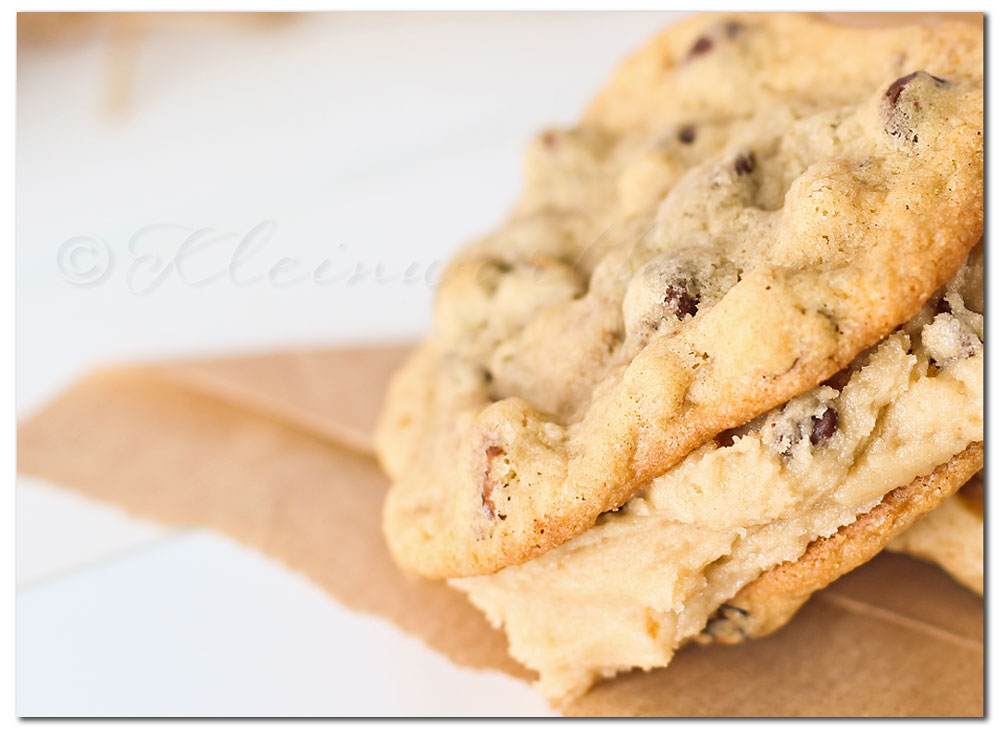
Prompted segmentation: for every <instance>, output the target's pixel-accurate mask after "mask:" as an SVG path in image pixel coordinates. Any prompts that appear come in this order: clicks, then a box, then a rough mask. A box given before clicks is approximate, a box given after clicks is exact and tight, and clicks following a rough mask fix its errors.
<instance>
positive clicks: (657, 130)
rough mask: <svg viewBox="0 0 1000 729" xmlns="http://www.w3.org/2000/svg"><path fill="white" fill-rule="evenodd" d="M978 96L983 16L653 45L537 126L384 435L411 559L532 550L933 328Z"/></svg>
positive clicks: (486, 557) (687, 35) (680, 34)
mask: <svg viewBox="0 0 1000 729" xmlns="http://www.w3.org/2000/svg"><path fill="white" fill-rule="evenodd" d="M737 26H738V28H739V29H738V30H736V28H737ZM712 34H715V35H712ZM719 34H721V35H719ZM703 36H704V37H709V36H710V37H711V38H712V39H713V40H711V42H710V43H709V42H708V41H703V40H701V39H702V37H703ZM805 38H808V39H811V43H807V42H805V40H804V39H805ZM723 39H724V40H725V43H730V44H731V45H730V46H725V44H724V43H723ZM820 40H821V41H822V45H823V50H822V53H820V57H819V60H817V52H816V48H814V47H813V44H815V43H819V42H820ZM706 46H711V47H710V48H709V49H708V50H704V49H705V47H706ZM696 49H703V50H696ZM711 51H718V52H711ZM858 56H864V58H865V59H866V61H867V63H864V64H861V63H859V62H858V61H857V58H858ZM650 58H652V59H657V58H659V59H661V60H662V59H666V60H662V62H661V63H659V68H658V69H657V71H656V73H653V71H652V69H653V68H654V67H655V66H657V64H656V63H653V62H652V61H650V60H649V59H650ZM833 58H836V59H838V60H837V62H836V63H833V62H832V61H831V60H829V59H833ZM844 59H849V60H844ZM667 61H669V63H668V62H667ZM911 63H915V64H917V65H911ZM841 66H843V67H844V68H845V69H846V70H845V72H844V74H843V78H842V77H841V70H840V69H841ZM806 69H809V70H806ZM832 69H836V71H833V70H832ZM873 69H877V70H873ZM768 76H770V77H780V78H781V79H785V80H783V81H781V82H778V81H776V80H774V79H773V78H770V79H769V78H767V77H768ZM682 77H683V78H682ZM689 77H690V78H689ZM722 78H740V79H749V80H744V81H743V82H742V83H741V84H740V87H741V90H742V91H744V92H745V94H744V95H742V96H740V97H739V98H735V97H734V96H733V94H732V93H730V92H729V91H727V90H725V89H726V88H727V87H720V86H719V85H718V84H719V79H722ZM699 79H700V80H699ZM818 79H824V81H823V83H822V84H821V85H820V87H819V88H817V86H816V83H818V81H817V80H818ZM814 82H815V83H814ZM643 89H645V91H643ZM661 97H663V98H661ZM982 104H983V90H982V36H981V32H980V31H978V30H976V29H973V28H970V27H968V26H966V25H942V26H938V27H935V28H933V29H928V28H904V29H895V30H892V31H888V30H877V31H874V30H859V29H852V28H842V27H839V26H833V25H830V24H827V23H824V22H821V21H818V20H814V19H812V18H808V17H798V16H733V17H731V18H727V17H719V16H709V17H707V18H705V17H699V18H695V19H694V20H692V21H689V22H686V23H684V24H681V25H679V26H677V27H676V28H672V29H670V30H668V31H667V32H666V33H664V34H663V35H661V36H659V37H658V38H657V39H655V40H654V42H653V43H652V44H651V45H650V46H649V47H647V49H645V50H643V51H640V52H639V54H637V55H636V56H635V57H633V58H632V59H631V60H629V61H627V62H626V64H625V65H624V66H623V68H622V70H620V71H619V72H618V73H617V74H616V75H615V77H614V78H613V79H612V82H611V83H610V84H609V86H608V87H607V89H605V91H604V92H602V93H601V94H600V95H599V96H598V98H597V101H595V103H594V105H593V106H592V107H591V109H590V111H589V112H588V113H587V116H586V118H585V122H584V124H583V125H581V126H580V127H578V128H576V129H573V130H567V131H559V130H550V131H548V132H546V133H544V134H542V135H541V136H540V137H539V138H538V140H536V142H535V143H534V144H533V145H532V147H531V149H530V150H529V156H528V164H527V170H526V177H527V184H526V190H525V193H524V195H523V197H522V199H521V200H520V202H519V203H518V205H517V207H516V209H515V211H514V213H513V215H512V217H511V219H510V220H509V221H508V222H507V223H506V224H505V225H504V226H503V227H502V228H501V229H500V230H499V231H498V232H497V233H495V234H494V235H492V236H489V237H488V238H486V239H484V240H482V241H479V242H477V243H474V244H473V245H471V246H470V247H469V248H467V249H466V250H465V251H463V252H462V253H461V254H460V255H459V256H458V257H457V258H456V260H455V261H454V262H453V263H452V264H451V266H450V267H449V269H448V271H447V272H446V274H445V276H444V278H443V280H442V283H441V286H440V289H439V292H438V298H437V302H436V307H435V320H434V328H433V331H432V333H431V335H430V336H429V337H428V339H427V340H426V341H425V342H424V343H423V344H422V345H421V347H420V348H419V349H418V350H417V352H416V353H415V354H414V355H413V357H412V358H411V360H410V361H409V362H408V364H407V365H406V366H405V367H404V368H403V369H402V370H401V371H400V373H399V374H398V375H397V376H396V378H395V379H394V381H393V383H392V385H391V388H390V392H389V395H388V398H387V401H386V407H385V411H384V413H383V417H382V420H381V422H380V425H379V429H378V433H377V445H378V450H379V454H380V457H381V459H382V462H383V464H384V466H385V468H386V470H387V471H388V472H389V474H390V476H391V477H392V479H393V481H394V486H393V488H392V490H391V491H390V493H389V495H388V497H387V500H386V505H385V514H384V528H385V532H386V536H387V538H388V541H389V545H390V547H391V549H392V551H393V554H394V556H395V558H396V559H397V561H398V562H399V563H400V564H401V565H402V566H403V567H404V568H405V569H407V570H410V571H413V572H417V573H419V574H423V575H426V576H430V577H453V576H466V575H475V574H487V573H491V572H495V571H497V570H499V569H501V568H502V567H504V566H506V565H509V564H515V563H520V562H523V561H525V560H528V559H531V558H532V557H534V556H537V555H538V554H541V553H543V552H545V551H547V550H549V549H551V548H552V547H554V546H557V545H558V544H561V543H562V542H564V541H566V540H567V539H569V538H570V537H572V536H574V535H575V534H578V533H580V532H582V531H583V530H585V529H587V528H588V527H589V526H591V525H592V524H593V523H594V522H595V520H596V519H597V517H598V516H599V515H600V514H601V513H602V512H605V511H608V510H611V509H614V508H617V507H619V506H621V505H622V504H623V503H624V502H625V501H626V500H628V498H629V497H630V496H632V495H633V494H634V493H636V492H637V491H638V490H639V489H641V488H642V487H643V486H644V485H645V484H647V483H648V482H649V481H650V480H651V479H653V478H655V477H657V476H659V475H660V474H662V473H663V472H664V471H666V469H667V468H669V467H670V466H671V465H673V464H674V463H676V462H677V461H678V460H679V459H680V458H682V457H683V456H684V455H685V454H687V453H688V452H689V451H691V450H692V449H694V448H695V447H697V446H698V445H700V444H701V443H703V442H705V441H706V440H708V439H709V438H711V437H713V436H714V435H715V434H716V433H718V432H720V431H722V430H725V429H728V428H732V427H735V426H738V425H741V424H743V423H745V422H747V421H749V420H751V419H752V418H754V417H756V416H757V415H759V414H761V413H763V412H766V411H767V410H770V409H771V408H773V407H775V406H777V405H779V404H781V403H783V402H785V401H787V400H789V399H791V398H792V397H794V396H796V395H798V394H800V393H802V392H805V391H807V390H809V389H811V388H812V387H814V386H815V385H817V384H818V383H820V382H822V381H823V380H825V379H827V378H828V377H830V376H831V375H833V374H834V373H835V372H837V371H838V370H839V369H841V368H842V367H844V366H846V365H847V364H848V363H849V362H850V361H851V360H852V359H853V358H854V356H855V355H856V354H857V353H858V352H860V351H861V350H863V349H865V348H867V347H869V346H871V345H872V344H874V343H875V342H877V341H878V340H880V339H881V338H883V337H884V336H886V335H887V334H888V333H889V332H890V331H892V329H894V328H895V327H897V326H898V325H899V324H901V323H902V322H904V321H906V320H908V319H909V318H911V317H912V316H913V315H914V314H915V313H916V312H917V310H918V309H919V308H920V306H921V305H922V303H923V302H924V301H925V300H926V299H928V298H929V297H930V296H931V294H932V293H933V292H934V291H935V290H936V289H937V288H938V287H940V286H941V285H942V284H943V283H944V282H945V281H946V280H947V279H948V278H950V277H951V276H952V275H953V274H954V273H955V271H956V270H957V269H958V267H959V265H960V264H961V263H962V261H963V260H964V259H965V257H966V256H967V254H968V252H969V250H970V249H971V248H972V247H973V245H974V244H975V243H976V242H977V241H978V240H979V238H980V236H981V234H982V229H983V213H982V207H983V180H982V174H983V163H982V150H983V141H982V114H983V106H982ZM625 107H629V108H625ZM632 107H634V108H632Z"/></svg>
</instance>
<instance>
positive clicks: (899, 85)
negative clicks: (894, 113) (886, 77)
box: [885, 71, 920, 106]
mask: <svg viewBox="0 0 1000 729" xmlns="http://www.w3.org/2000/svg"><path fill="white" fill-rule="evenodd" d="M918 73H920V71H914V72H913V73H909V74H907V75H905V76H901V77H900V78H897V79H896V80H895V81H893V82H892V83H891V84H889V88H888V89H886V92H885V98H886V99H888V100H889V103H890V104H891V105H893V106H895V105H896V102H897V101H898V100H899V95H900V93H902V91H903V87H904V86H906V84H908V83H910V81H912V80H913V79H915V78H916V77H917V74H918Z"/></svg>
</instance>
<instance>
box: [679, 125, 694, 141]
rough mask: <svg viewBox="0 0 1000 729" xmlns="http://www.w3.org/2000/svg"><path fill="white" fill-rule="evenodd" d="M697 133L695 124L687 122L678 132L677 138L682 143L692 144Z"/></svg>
mask: <svg viewBox="0 0 1000 729" xmlns="http://www.w3.org/2000/svg"><path fill="white" fill-rule="evenodd" d="M695 135H696V130H695V128H694V126H693V125H691V124H685V125H684V126H682V127H681V128H680V130H679V131H678V132H677V139H679V140H680V142H681V144H691V143H692V142H693V141H694V139H695Z"/></svg>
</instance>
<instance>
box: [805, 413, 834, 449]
mask: <svg viewBox="0 0 1000 729" xmlns="http://www.w3.org/2000/svg"><path fill="white" fill-rule="evenodd" d="M838 425H840V415H839V414H838V413H837V410H836V409H835V408H832V407H828V408H827V409H826V410H824V411H823V412H822V413H821V414H820V415H814V416H813V419H812V433H810V434H809V442H810V443H812V444H813V445H819V444H820V443H823V442H824V441H826V440H829V439H830V436H832V435H833V434H834V433H836V432H837V426H838Z"/></svg>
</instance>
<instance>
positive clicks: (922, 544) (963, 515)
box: [886, 474, 983, 595]
mask: <svg viewBox="0 0 1000 729" xmlns="http://www.w3.org/2000/svg"><path fill="white" fill-rule="evenodd" d="M886 549H890V550H892V551H893V552H905V553H907V554H911V555H913V556H914V557H919V558H921V559H925V560H927V561H928V562H934V563H936V564H938V565H940V566H941V567H942V568H944V570H945V571H947V572H948V573H949V574H950V575H951V576H952V577H954V578H955V579H956V580H958V581H959V582H961V583H962V584H963V585H965V586H966V587H968V588H969V589H970V590H972V591H973V592H976V593H978V594H980V595H982V594H983V477H982V474H979V475H977V476H975V477H974V478H973V479H972V480H971V481H970V482H969V483H967V484H966V485H965V486H963V487H962V488H961V489H959V491H958V493H956V494H955V495H954V496H951V497H949V498H948V499H947V500H946V501H945V502H944V503H943V504H941V506H939V507H938V508H936V509H934V511H932V512H931V513H930V514H928V515H927V516H925V517H923V518H922V519H921V520H920V521H918V522H917V523H916V524H914V525H913V526H912V527H910V528H909V529H907V530H906V531H905V532H903V534H901V535H900V536H899V537H897V538H896V539H894V540H893V541H891V542H890V543H889V544H888V545H887V547H886Z"/></svg>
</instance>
